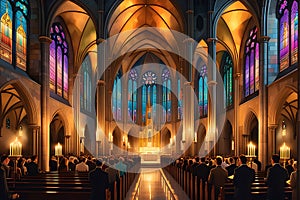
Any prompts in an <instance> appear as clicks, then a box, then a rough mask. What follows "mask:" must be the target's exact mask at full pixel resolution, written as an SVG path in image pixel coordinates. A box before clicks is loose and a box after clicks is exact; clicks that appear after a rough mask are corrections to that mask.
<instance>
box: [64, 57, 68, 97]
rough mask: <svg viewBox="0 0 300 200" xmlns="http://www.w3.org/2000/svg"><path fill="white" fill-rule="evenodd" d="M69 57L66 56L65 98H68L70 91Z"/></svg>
mask: <svg viewBox="0 0 300 200" xmlns="http://www.w3.org/2000/svg"><path fill="white" fill-rule="evenodd" d="M68 74H69V73H68V57H67V56H66V55H65V56H64V98H65V99H67V98H68V92H69V80H68V79H69V77H68Z"/></svg>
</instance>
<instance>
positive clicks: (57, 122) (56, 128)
mask: <svg viewBox="0 0 300 200" xmlns="http://www.w3.org/2000/svg"><path fill="white" fill-rule="evenodd" d="M57 143H60V144H61V145H62V154H63V155H65V153H66V148H65V124H64V121H63V119H62V117H61V116H60V115H59V114H56V115H55V116H54V117H53V119H52V121H51V123H50V155H55V145H57Z"/></svg>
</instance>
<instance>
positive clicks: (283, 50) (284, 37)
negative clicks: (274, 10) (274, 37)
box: [280, 9, 289, 71]
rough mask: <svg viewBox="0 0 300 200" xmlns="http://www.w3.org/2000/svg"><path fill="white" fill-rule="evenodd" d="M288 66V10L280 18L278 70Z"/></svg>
mask: <svg viewBox="0 0 300 200" xmlns="http://www.w3.org/2000/svg"><path fill="white" fill-rule="evenodd" d="M288 66H289V11H288V10H287V9H286V10H285V11H284V14H283V16H282V17H281V19H280V71H283V70H284V69H286V68H287V67H288Z"/></svg>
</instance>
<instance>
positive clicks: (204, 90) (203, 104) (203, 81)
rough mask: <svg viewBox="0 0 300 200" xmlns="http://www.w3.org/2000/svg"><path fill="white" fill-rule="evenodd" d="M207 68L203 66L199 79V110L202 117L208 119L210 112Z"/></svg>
mask: <svg viewBox="0 0 300 200" xmlns="http://www.w3.org/2000/svg"><path fill="white" fill-rule="evenodd" d="M207 106H208V87H207V67H206V65H203V66H202V67H201V69H200V72H199V79H198V108H199V113H200V117H206V116H207V112H208V107H207Z"/></svg>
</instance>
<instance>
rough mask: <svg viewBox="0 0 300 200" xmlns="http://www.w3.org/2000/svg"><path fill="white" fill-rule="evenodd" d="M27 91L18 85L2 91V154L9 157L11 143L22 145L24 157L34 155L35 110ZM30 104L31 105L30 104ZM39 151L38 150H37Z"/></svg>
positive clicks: (0, 107) (0, 112) (0, 97)
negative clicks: (30, 125)
mask: <svg viewBox="0 0 300 200" xmlns="http://www.w3.org/2000/svg"><path fill="white" fill-rule="evenodd" d="M28 98H29V97H28V96H26V91H24V90H22V87H21V86H20V85H18V84H9V85H7V86H5V87H4V88H3V89H2V90H1V91H0V103H1V105H0V123H1V124H0V153H1V154H2V153H4V154H7V155H9V149H10V146H9V145H10V143H11V142H13V141H14V140H15V139H16V138H17V139H18V141H20V142H21V143H22V155H24V156H31V155H32V154H33V153H34V147H33V134H32V128H31V127H29V126H28V124H32V123H33V122H32V117H33V116H30V114H32V112H33V110H30V109H32V108H31V107H30V106H31V103H30V102H29V100H28ZM28 102H29V103H28ZM36 150H37V149H36Z"/></svg>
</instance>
